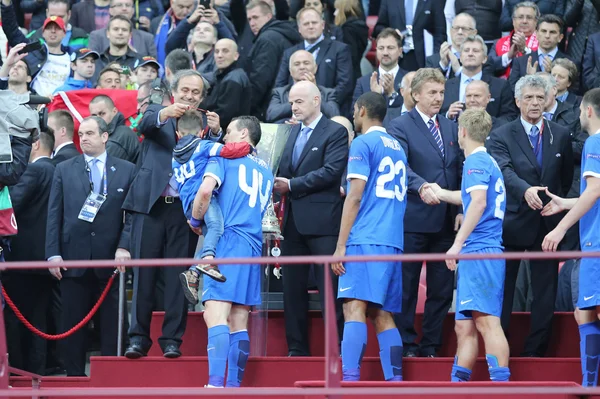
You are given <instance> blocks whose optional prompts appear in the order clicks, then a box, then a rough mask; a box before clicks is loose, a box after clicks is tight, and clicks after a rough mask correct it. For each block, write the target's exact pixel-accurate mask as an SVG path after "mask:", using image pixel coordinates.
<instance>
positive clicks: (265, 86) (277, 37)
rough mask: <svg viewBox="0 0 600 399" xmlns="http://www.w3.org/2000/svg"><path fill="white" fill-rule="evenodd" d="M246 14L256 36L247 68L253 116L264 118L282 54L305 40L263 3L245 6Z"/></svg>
mask: <svg viewBox="0 0 600 399" xmlns="http://www.w3.org/2000/svg"><path fill="white" fill-rule="evenodd" d="M246 14H247V16H248V21H249V23H250V29H251V30H252V33H254V35H255V36H256V38H255V39H254V44H253V45H252V50H251V51H250V54H249V55H248V63H247V66H246V72H247V73H248V78H250V84H251V85H252V114H253V115H254V116H257V117H259V119H264V118H262V114H263V113H264V112H265V111H266V109H267V106H268V105H269V96H270V94H271V89H272V88H273V82H275V78H276V77H277V71H278V70H279V63H280V62H281V58H282V56H283V52H284V51H285V50H286V49H288V48H290V47H292V46H293V45H295V44H297V43H299V42H300V41H301V40H302V37H301V36H300V34H299V33H298V31H297V30H296V29H295V27H294V25H292V24H291V23H290V22H288V21H277V20H276V19H275V18H273V11H272V9H271V7H270V6H269V5H268V4H267V3H265V2H264V1H261V0H253V1H251V2H250V3H249V4H248V5H247V6H246Z"/></svg>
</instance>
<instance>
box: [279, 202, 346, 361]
mask: <svg viewBox="0 0 600 399" xmlns="http://www.w3.org/2000/svg"><path fill="white" fill-rule="evenodd" d="M283 237H284V240H282V241H281V247H282V255H284V256H304V255H333V253H334V252H335V247H336V244H337V236H306V235H302V234H300V233H299V232H298V230H297V229H296V224H295V223H294V219H293V215H292V209H291V206H290V207H289V215H288V220H287V223H286V226H285V229H284V231H283ZM313 266H314V268H315V273H314V275H315V280H316V283H317V288H318V290H319V300H320V302H321V309H323V311H324V310H325V275H324V270H323V265H313ZM310 268H311V265H308V264H303V265H286V266H284V269H283V311H284V317H285V336H286V339H287V344H288V350H289V351H290V352H293V353H295V354H298V355H304V356H310V346H309V342H308V280H309V274H310V273H309V272H310ZM327 272H328V273H330V275H331V279H332V282H333V287H332V293H333V296H334V300H335V306H336V321H337V326H338V336H339V339H340V341H341V336H342V329H343V327H344V314H343V312H342V302H341V301H338V300H337V289H338V278H337V276H335V275H334V274H333V272H332V271H331V267H330V266H328V269H327ZM324 314H325V312H323V315H324Z"/></svg>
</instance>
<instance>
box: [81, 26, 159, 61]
mask: <svg viewBox="0 0 600 399" xmlns="http://www.w3.org/2000/svg"><path fill="white" fill-rule="evenodd" d="M131 35H132V40H131V41H132V43H131V44H132V46H133V48H134V49H135V51H136V52H137V53H138V54H139V55H140V56H141V57H143V56H146V55H151V56H152V57H154V58H156V44H154V36H152V35H151V34H150V33H148V32H146V31H143V30H139V29H134V30H133V32H132V34H131ZM109 46H110V43H109V41H108V38H107V37H106V28H103V29H96V30H95V31H93V32H92V33H90V41H89V43H88V47H89V48H91V49H92V50H94V51H97V52H98V54H102V53H104V52H105V51H106V50H107V49H108V48H109Z"/></svg>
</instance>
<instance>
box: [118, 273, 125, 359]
mask: <svg viewBox="0 0 600 399" xmlns="http://www.w3.org/2000/svg"><path fill="white" fill-rule="evenodd" d="M125 306H126V304H125V273H119V321H118V325H117V356H123V322H124V320H123V319H124V317H125V314H124V313H125V312H124V311H125Z"/></svg>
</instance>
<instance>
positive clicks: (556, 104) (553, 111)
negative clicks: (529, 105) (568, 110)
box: [546, 100, 558, 115]
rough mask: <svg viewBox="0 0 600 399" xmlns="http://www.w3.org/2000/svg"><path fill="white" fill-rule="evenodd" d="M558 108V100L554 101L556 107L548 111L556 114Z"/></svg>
mask: <svg viewBox="0 0 600 399" xmlns="http://www.w3.org/2000/svg"><path fill="white" fill-rule="evenodd" d="M557 108H558V100H556V101H554V107H552V109H551V110H550V111H546V112H549V113H551V114H552V115H554V114H555V113H556V109H557Z"/></svg>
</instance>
